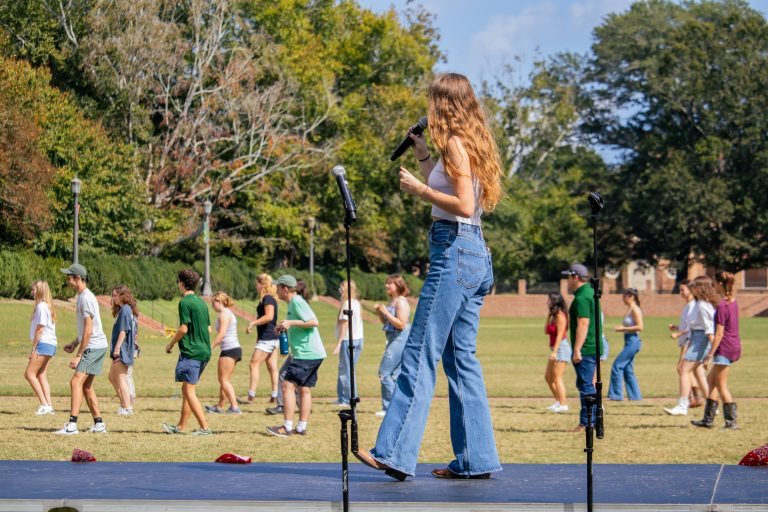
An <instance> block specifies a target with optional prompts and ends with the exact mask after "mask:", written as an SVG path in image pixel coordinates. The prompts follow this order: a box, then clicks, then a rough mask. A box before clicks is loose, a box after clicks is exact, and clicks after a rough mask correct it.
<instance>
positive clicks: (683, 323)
mask: <svg viewBox="0 0 768 512" xmlns="http://www.w3.org/2000/svg"><path fill="white" fill-rule="evenodd" d="M695 306H696V301H695V300H692V301H689V302H687V303H686V304H685V308H683V312H682V313H680V323H679V324H678V325H677V328H678V329H679V330H680V332H682V331H688V332H687V333H685V334H683V335H682V336H680V337H679V338H677V346H679V347H682V346H683V345H685V344H686V343H688V340H689V339H691V331H690V326H689V325H688V322H689V321H690V318H691V315H692V314H693V308H694V307H695Z"/></svg>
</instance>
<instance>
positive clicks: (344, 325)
mask: <svg viewBox="0 0 768 512" xmlns="http://www.w3.org/2000/svg"><path fill="white" fill-rule="evenodd" d="M350 296H351V298H352V336H353V337H354V339H353V340H352V345H353V346H354V347H355V359H354V363H355V364H354V366H355V368H357V361H358V359H360V354H361V353H362V352H363V344H364V341H363V308H362V307H360V301H359V300H357V299H358V293H357V285H356V284H355V282H354V281H350V282H349V289H347V282H346V281H342V282H341V285H340V286H339V298H340V301H341V302H340V305H339V317H338V319H337V320H336V346H334V347H333V354H334V355H338V356H339V375H338V378H337V379H336V402H334V404H335V405H338V406H342V407H344V406H348V405H349V401H350V400H351V399H352V395H354V393H353V391H352V390H351V389H350V382H349V366H350V365H349V346H348V345H349V319H348V318H347V314H346V313H345V312H344V311H345V310H346V309H347V307H348V306H349V299H350ZM355 376H357V375H355ZM355 382H357V379H355ZM355 387H357V386H355Z"/></svg>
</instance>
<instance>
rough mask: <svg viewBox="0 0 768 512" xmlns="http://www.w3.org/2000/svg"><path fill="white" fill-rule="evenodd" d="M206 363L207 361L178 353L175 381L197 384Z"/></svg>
mask: <svg viewBox="0 0 768 512" xmlns="http://www.w3.org/2000/svg"><path fill="white" fill-rule="evenodd" d="M207 364H208V361H200V360H198V359H190V358H188V357H184V356H182V355H179V361H178V362H177V363H176V382H188V383H190V384H197V381H198V380H200V376H201V375H202V374H203V370H205V366H206V365H207Z"/></svg>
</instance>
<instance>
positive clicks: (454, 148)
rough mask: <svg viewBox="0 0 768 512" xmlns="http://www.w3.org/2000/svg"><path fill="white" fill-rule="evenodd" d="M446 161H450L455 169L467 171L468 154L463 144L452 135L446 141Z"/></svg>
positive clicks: (458, 138)
mask: <svg viewBox="0 0 768 512" xmlns="http://www.w3.org/2000/svg"><path fill="white" fill-rule="evenodd" d="M446 153H447V157H448V159H449V160H450V161H451V164H453V165H454V166H455V167H456V168H457V169H459V170H462V171H464V170H466V171H469V153H467V149H466V148H465V147H464V143H463V142H462V141H461V138H460V137H458V136H457V135H452V136H451V138H450V139H448V147H447V148H446Z"/></svg>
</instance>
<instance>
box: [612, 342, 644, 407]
mask: <svg viewBox="0 0 768 512" xmlns="http://www.w3.org/2000/svg"><path fill="white" fill-rule="evenodd" d="M640 345H641V343H640V336H638V335H637V334H635V333H625V334H624V349H623V350H622V351H621V353H619V355H618V356H616V359H615V360H614V361H613V366H612V367H611V384H610V385H609V386H608V399H609V400H623V399H624V382H625V381H626V383H627V398H629V399H630V400H642V399H643V395H642V394H640V385H639V384H638V383H637V377H635V355H637V353H638V352H640Z"/></svg>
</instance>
